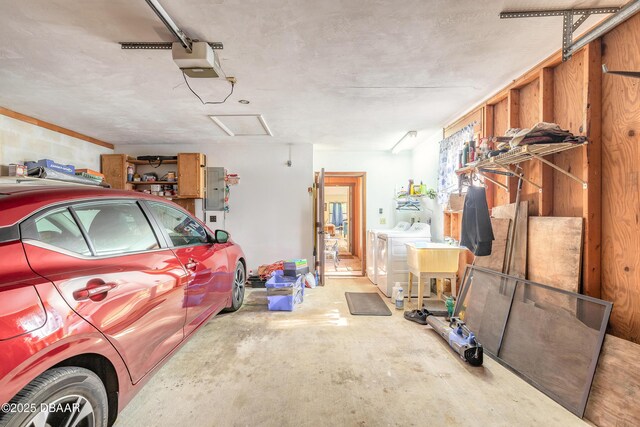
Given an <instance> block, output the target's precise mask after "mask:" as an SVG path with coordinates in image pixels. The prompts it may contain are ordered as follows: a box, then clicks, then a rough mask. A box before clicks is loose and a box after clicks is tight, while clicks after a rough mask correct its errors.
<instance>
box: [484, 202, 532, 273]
mask: <svg viewBox="0 0 640 427" xmlns="http://www.w3.org/2000/svg"><path fill="white" fill-rule="evenodd" d="M528 205H529V204H528V203H527V202H520V208H519V209H518V221H517V223H516V224H513V219H514V217H515V212H516V204H515V203H510V204H508V205H503V206H496V207H494V208H493V210H492V214H491V216H493V217H494V218H507V219H510V220H511V222H512V224H511V226H512V227H513V226H515V228H516V229H515V233H514V242H513V253H512V256H511V265H510V266H509V270H508V273H509V274H511V275H512V276H517V277H521V278H523V279H524V278H525V277H526V274H527V224H528V218H529V211H528V209H529V208H528ZM507 244H508V243H507Z"/></svg>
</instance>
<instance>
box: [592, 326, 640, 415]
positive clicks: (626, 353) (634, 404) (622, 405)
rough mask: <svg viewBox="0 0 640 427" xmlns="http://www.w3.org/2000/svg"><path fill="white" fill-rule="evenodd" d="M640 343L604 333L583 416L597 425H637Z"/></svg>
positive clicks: (639, 393) (639, 388) (639, 389)
mask: <svg viewBox="0 0 640 427" xmlns="http://www.w3.org/2000/svg"><path fill="white" fill-rule="evenodd" d="M638 360H640V345H638V344H635V343H632V342H630V341H626V340H623V339H620V338H616V337H614V336H613V335H607V336H606V337H605V339H604V344H603V346H602V352H601V354H600V359H599V360H598V367H597V368H596V374H595V377H594V379H593V385H592V387H591V393H590V394H589V400H588V401H587V410H586V412H585V418H586V419H588V420H589V421H591V422H592V423H594V424H596V425H598V426H600V427H609V426H611V427H614V426H618V427H620V426H629V427H631V426H639V425H640V405H638V401H640V370H639V369H638V368H637V364H638Z"/></svg>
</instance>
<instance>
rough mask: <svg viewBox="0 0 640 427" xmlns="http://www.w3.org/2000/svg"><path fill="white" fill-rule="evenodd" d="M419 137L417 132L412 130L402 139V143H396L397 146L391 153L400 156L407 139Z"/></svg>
mask: <svg viewBox="0 0 640 427" xmlns="http://www.w3.org/2000/svg"><path fill="white" fill-rule="evenodd" d="M417 136H418V131H417V130H410V131H409V132H407V133H406V134H405V135H404V136H403V137H402V138H400V141H398V142H396V145H394V146H393V148H392V149H391V153H392V154H398V153H399V152H401V151H402V150H403V149H404V147H403V143H404V141H405V140H406V139H407V138H415V137H417Z"/></svg>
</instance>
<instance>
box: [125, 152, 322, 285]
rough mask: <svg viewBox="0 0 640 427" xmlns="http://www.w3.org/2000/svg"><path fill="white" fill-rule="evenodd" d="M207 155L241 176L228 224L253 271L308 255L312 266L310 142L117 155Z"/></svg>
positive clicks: (210, 161)
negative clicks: (263, 266)
mask: <svg viewBox="0 0 640 427" xmlns="http://www.w3.org/2000/svg"><path fill="white" fill-rule="evenodd" d="M178 151H179V152H182V153H204V154H206V155H207V166H209V167H213V166H223V167H225V168H226V169H227V171H228V172H229V173H237V174H238V175H239V176H240V184H238V185H234V186H231V194H230V196H229V207H230V211H229V213H227V215H226V223H225V228H226V229H227V230H228V231H229V232H230V233H231V235H232V236H233V239H234V240H235V241H236V242H237V243H239V244H240V245H241V246H242V249H243V250H244V252H245V255H246V257H247V266H248V268H249V269H252V270H254V272H255V271H256V270H257V267H258V266H259V265H261V264H268V263H272V262H275V261H278V260H281V259H289V258H306V259H307V260H308V261H309V264H310V265H312V264H311V263H312V260H313V258H312V254H313V230H312V226H313V219H312V217H313V198H312V196H311V195H310V194H309V193H308V192H307V188H308V187H310V186H311V185H312V183H313V149H312V146H311V145H307V144H299V145H292V146H291V151H292V153H291V157H292V161H293V165H292V167H288V166H287V165H286V161H287V160H288V159H289V145H287V144H269V143H210V144H197V145H180V146H179V147H176V146H173V145H162V144H158V145H118V146H116V152H117V153H126V154H129V155H132V156H139V155H155V154H157V155H176V154H177V152H178Z"/></svg>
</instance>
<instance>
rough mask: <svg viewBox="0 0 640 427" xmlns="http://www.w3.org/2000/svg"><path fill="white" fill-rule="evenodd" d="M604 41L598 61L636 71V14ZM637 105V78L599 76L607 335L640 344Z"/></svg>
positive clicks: (639, 62) (639, 54)
mask: <svg viewBox="0 0 640 427" xmlns="http://www.w3.org/2000/svg"><path fill="white" fill-rule="evenodd" d="M603 45H604V46H606V48H603V55H602V62H603V63H605V64H607V66H608V67H609V69H611V70H640V15H635V16H634V17H632V18H630V19H629V20H628V21H626V22H625V23H624V24H622V25H620V26H618V27H617V28H615V29H614V30H613V31H611V32H610V33H608V34H607V35H606V36H605V37H604V38H603ZM639 106H640V79H632V78H625V77H620V76H615V75H610V74H605V75H603V77H602V288H601V295H602V298H603V299H605V300H608V301H612V302H613V312H612V313H611V321H610V322H609V324H610V327H611V330H610V331H611V333H612V334H613V335H616V336H618V337H621V338H625V339H628V340H631V341H634V342H636V343H640V285H639V284H640V239H638V236H640V221H639V220H638V216H639V214H638V213H639V212H640V178H639V177H640V107H639ZM637 360H639V359H636V361H637ZM636 363H637V362H636ZM636 425H640V423H636Z"/></svg>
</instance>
